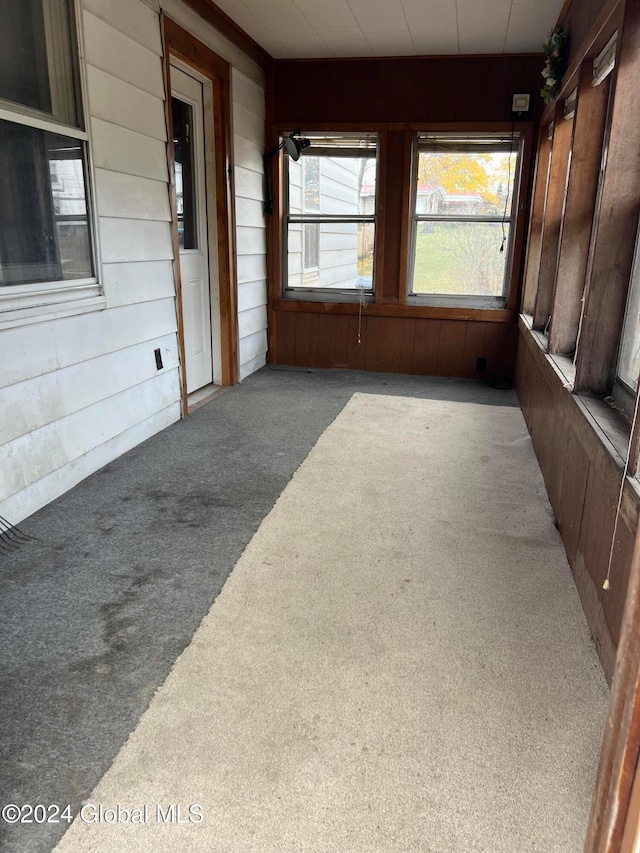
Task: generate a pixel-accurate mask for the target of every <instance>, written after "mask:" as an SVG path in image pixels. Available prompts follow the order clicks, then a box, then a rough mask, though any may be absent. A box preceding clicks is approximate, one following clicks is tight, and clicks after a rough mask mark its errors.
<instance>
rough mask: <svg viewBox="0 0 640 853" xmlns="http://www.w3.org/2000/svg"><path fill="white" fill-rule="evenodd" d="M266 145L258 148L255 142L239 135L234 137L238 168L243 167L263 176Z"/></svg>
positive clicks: (234, 150)
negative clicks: (263, 158) (263, 157)
mask: <svg viewBox="0 0 640 853" xmlns="http://www.w3.org/2000/svg"><path fill="white" fill-rule="evenodd" d="M263 151H264V145H263V146H260V147H258V146H257V145H256V143H255V142H251V141H249V140H248V139H244V138H243V137H242V136H238V135H237V134H236V135H234V137H233V153H234V156H235V161H236V166H242V167H243V168H245V169H251V170H252V171H254V172H257V174H259V175H261V174H262V155H263Z"/></svg>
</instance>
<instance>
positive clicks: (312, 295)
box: [283, 287, 375, 305]
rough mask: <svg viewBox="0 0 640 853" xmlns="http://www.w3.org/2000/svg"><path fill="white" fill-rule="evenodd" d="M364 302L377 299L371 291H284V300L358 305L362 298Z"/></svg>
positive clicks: (312, 289) (303, 289)
mask: <svg viewBox="0 0 640 853" xmlns="http://www.w3.org/2000/svg"><path fill="white" fill-rule="evenodd" d="M361 294H362V296H364V302H365V303H367V304H369V303H372V302H373V301H374V299H375V297H374V295H373V293H372V292H371V291H370V290H364V289H363V290H361V291H360V290H332V289H330V288H328V287H321V288H309V289H308V290H307V289H305V288H303V287H300V288H296V289H295V290H294V289H288V290H285V291H284V294H283V299H285V300H287V299H291V300H300V301H306V302H331V303H334V302H347V303H353V304H355V305H357V304H358V303H359V302H360V300H361V298H362V296H361Z"/></svg>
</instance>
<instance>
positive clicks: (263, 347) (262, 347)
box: [245, 329, 267, 364]
mask: <svg viewBox="0 0 640 853" xmlns="http://www.w3.org/2000/svg"><path fill="white" fill-rule="evenodd" d="M245 347H246V352H247V361H246V362H245V364H247V363H248V362H249V361H252V360H254V359H257V358H260V357H261V358H262V359H263V361H262V363H263V364H264V358H265V353H266V351H267V331H266V329H262V331H260V332H255V333H254V334H253V335H249V337H248V338H245Z"/></svg>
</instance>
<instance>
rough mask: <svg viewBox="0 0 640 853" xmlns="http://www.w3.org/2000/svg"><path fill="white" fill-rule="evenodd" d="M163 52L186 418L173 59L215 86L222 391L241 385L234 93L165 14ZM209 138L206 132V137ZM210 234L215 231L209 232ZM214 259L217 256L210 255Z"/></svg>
mask: <svg viewBox="0 0 640 853" xmlns="http://www.w3.org/2000/svg"><path fill="white" fill-rule="evenodd" d="M161 27H162V40H163V47H164V74H165V92H166V98H165V111H166V120H167V130H168V139H167V161H168V165H169V196H170V205H171V235H172V242H173V254H174V271H175V282H176V311H177V317H178V346H179V350H180V361H181V369H180V379H181V386H182V415H183V417H186V415H188V414H189V403H188V397H187V374H186V357H185V343H184V320H183V311H182V279H181V276H180V244H179V238H178V215H177V203H176V184H175V161H174V155H173V143H172V139H173V118H172V113H171V64H170V63H171V57H175V58H176V59H178V60H180V61H181V62H182V63H184V64H185V65H187V66H189V67H191V68H193V69H194V70H195V71H197V72H198V73H199V74H201V75H203V76H204V77H206V78H207V80H210V81H211V84H212V89H213V140H214V162H215V188H216V193H215V195H216V199H215V203H216V223H217V243H218V245H217V252H216V253H215V254H216V255H217V262H218V286H219V305H220V355H221V372H222V386H223V387H225V386H229V385H235V384H236V382H237V381H238V309H237V298H236V270H235V263H234V258H235V222H234V205H233V198H234V187H233V168H232V160H231V150H232V149H231V107H230V104H231V98H230V91H229V79H230V65H229V63H228V62H226V61H225V60H224V59H222V58H221V57H220V56H218V55H217V54H216V53H214V52H213V51H212V50H211V49H210V48H208V47H206V45H204V44H202V42H200V41H198V39H196V38H195V37H194V36H192V35H191V33H189V32H187V30H184V29H182V27H180V26H179V25H178V24H176V23H175V22H174V21H173V20H172V19H171V18H168V17H167V16H166V15H165V14H164V13H162V15H161ZM205 135H206V133H205ZM209 233H211V232H210V229H209ZM209 256H210V258H211V257H212V256H213V253H211V252H210V253H209ZM212 304H213V303H212Z"/></svg>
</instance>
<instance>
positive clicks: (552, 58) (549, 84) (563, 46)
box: [540, 25, 569, 104]
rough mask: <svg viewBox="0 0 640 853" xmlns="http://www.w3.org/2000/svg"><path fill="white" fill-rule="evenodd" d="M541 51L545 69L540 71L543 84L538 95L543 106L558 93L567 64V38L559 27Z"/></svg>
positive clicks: (552, 32)
mask: <svg viewBox="0 0 640 853" xmlns="http://www.w3.org/2000/svg"><path fill="white" fill-rule="evenodd" d="M542 49H543V50H544V53H545V56H546V62H545V67H544V69H543V71H542V76H543V77H544V80H545V83H544V86H543V87H542V89H540V94H541V95H542V99H543V100H544V102H545V104H550V103H551V101H553V100H554V98H555V97H556V96H557V94H558V92H559V91H560V84H561V82H562V77H563V76H564V73H565V71H566V70H567V65H568V64H569V36H568V34H567V33H566V32H565V31H564V30H563V29H562V27H561V26H560V25H558V26H557V27H555V28H554V29H553V30H552V31H551V32H550V33H549V38H548V39H547V40H546V42H545V43H544V44H543V46H542Z"/></svg>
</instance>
